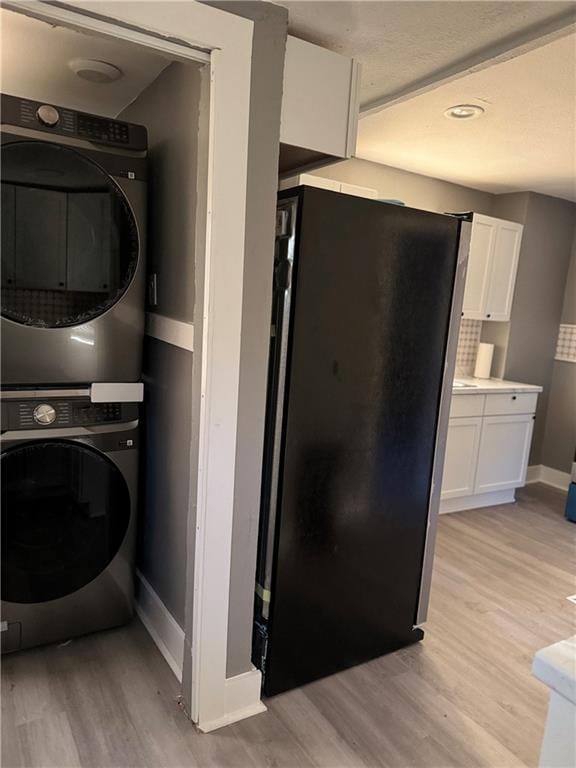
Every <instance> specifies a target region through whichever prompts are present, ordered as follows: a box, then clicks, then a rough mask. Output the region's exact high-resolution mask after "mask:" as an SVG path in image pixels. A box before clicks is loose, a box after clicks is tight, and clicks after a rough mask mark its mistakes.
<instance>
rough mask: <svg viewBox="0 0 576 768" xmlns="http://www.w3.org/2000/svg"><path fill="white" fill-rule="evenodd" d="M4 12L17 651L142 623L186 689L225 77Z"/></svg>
mask: <svg viewBox="0 0 576 768" xmlns="http://www.w3.org/2000/svg"><path fill="white" fill-rule="evenodd" d="M0 14H1V16H2V24H3V30H4V32H5V33H6V34H5V37H4V39H5V46H4V51H3V83H2V220H3V227H2V361H3V370H2V422H3V423H2V429H3V435H2V440H1V451H2V457H1V461H2V469H3V472H4V474H5V477H7V478H8V482H7V483H6V484H5V486H4V488H3V505H2V529H3V537H4V539H5V542H4V543H5V544H7V545H8V547H9V557H5V558H3V572H2V613H3V628H4V627H5V629H6V631H4V629H3V631H2V648H3V652H10V651H18V650H22V649H25V648H28V647H32V646H35V645H40V644H44V643H50V642H59V641H62V640H68V639H70V638H73V637H76V636H80V635H83V634H85V633H87V632H92V631H96V630H101V629H108V628H111V627H114V626H118V625H121V624H123V623H126V622H128V621H130V620H131V618H132V616H133V613H134V610H136V611H137V612H138V613H139V614H140V616H141V617H142V619H143V621H144V623H145V624H146V626H147V628H148V630H149V631H150V633H151V634H152V636H153V637H154V639H155V640H156V641H157V642H158V640H159V638H158V636H157V634H155V622H160V623H161V624H162V625H163V626H164V627H165V628H167V632H166V634H165V635H164V640H163V641H162V643H161V644H162V646H163V647H162V651H163V653H164V656H165V658H166V659H167V661H168V663H169V664H170V666H171V668H172V670H173V671H174V673H175V674H176V675H177V676H178V677H179V678H180V679H181V677H182V665H183V656H184V638H185V629H186V622H187V613H188V615H189V614H190V609H191V605H190V594H191V590H192V584H193V579H192V577H191V574H193V569H194V563H193V552H194V533H195V525H194V517H193V509H194V504H195V498H196V487H195V483H196V473H195V472H194V471H191V467H195V466H196V463H197V462H196V454H197V443H196V440H197V433H198V428H197V425H198V420H199V407H200V406H199V396H198V395H197V393H198V392H199V387H197V386H195V382H197V381H199V377H200V372H199V371H198V370H197V365H196V364H195V363H196V360H195V357H194V354H193V340H194V333H193V329H194V322H195V320H196V318H195V311H197V310H198V307H199V303H198V302H197V301H196V300H195V298H196V297H197V296H201V295H202V291H203V287H204V254H205V238H206V232H205V229H206V208H207V203H206V199H207V168H208V133H209V131H208V126H209V88H210V74H209V66H207V64H206V63H202V62H201V61H198V62H196V61H192V60H191V59H186V58H185V57H184V56H179V55H178V53H177V52H175V53H174V55H171V54H170V53H166V52H164V51H162V52H161V51H159V50H155V49H153V48H151V47H146V46H144V45H139V44H137V43H134V42H128V41H126V40H120V39H116V38H114V37H109V36H103V35H96V34H94V35H92V34H87V33H86V32H85V31H83V32H82V33H80V32H79V31H76V30H75V29H72V28H69V27H67V26H52V25H50V24H48V23H45V22H44V21H42V20H40V19H38V18H33V17H30V16H25V15H22V14H20V13H17V12H14V11H11V10H7V9H2V10H1V11H0ZM174 47H175V48H176V46H174ZM201 58H202V56H199V59H201ZM205 60H206V62H207V61H208V56H207V55H206V56H205ZM201 325H202V318H201V316H200V318H198V325H197V327H201ZM142 384H143V386H142ZM88 541H89V542H90V546H87V544H86V543H87V542H88ZM56 543H57V549H58V551H57V552H56V553H55V550H54V546H55V545H56ZM34 553H36V555H34ZM55 554H56V555H57V556H55ZM187 585H189V588H188V586H187ZM54 611H56V612H57V614H58V616H59V620H58V621H54V615H55V614H54ZM166 638H168V640H166Z"/></svg>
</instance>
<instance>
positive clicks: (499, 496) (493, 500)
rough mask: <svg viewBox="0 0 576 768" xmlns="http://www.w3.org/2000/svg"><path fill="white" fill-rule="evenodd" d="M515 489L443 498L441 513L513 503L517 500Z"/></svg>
mask: <svg viewBox="0 0 576 768" xmlns="http://www.w3.org/2000/svg"><path fill="white" fill-rule="evenodd" d="M514 493H515V489H514V488H509V489H508V490H506V491H491V492H490V493H476V494H474V495H473V496H460V497H458V498H457V499H443V500H441V501H440V510H439V512H440V514H441V515H446V514H448V513H449V512H463V511H464V510H466V509H479V508H480V507H495V506H496V505H497V504H511V503H512V502H514V501H516V499H515V496H514Z"/></svg>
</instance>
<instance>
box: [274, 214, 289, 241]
mask: <svg viewBox="0 0 576 768" xmlns="http://www.w3.org/2000/svg"><path fill="white" fill-rule="evenodd" d="M289 224H290V212H289V211H288V210H286V208H277V209H276V237H286V236H287V235H289V234H290V227H289Z"/></svg>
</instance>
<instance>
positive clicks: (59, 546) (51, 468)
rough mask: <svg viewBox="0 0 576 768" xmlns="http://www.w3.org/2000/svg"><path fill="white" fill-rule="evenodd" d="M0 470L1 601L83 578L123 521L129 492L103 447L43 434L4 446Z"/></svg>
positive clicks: (102, 561)
mask: <svg viewBox="0 0 576 768" xmlns="http://www.w3.org/2000/svg"><path fill="white" fill-rule="evenodd" d="M0 463H1V470H2V600H7V601H9V602H13V603H41V602H45V601H47V600H54V599H56V598H59V597H64V596H65V595H68V594H71V593H72V592H75V591H76V590H78V589H80V588H81V587H83V586H85V585H86V584H89V583H90V582H91V581H92V580H93V579H95V578H96V577H97V576H98V575H99V574H100V573H102V571H103V570H104V569H105V568H106V567H107V566H108V565H109V564H110V562H111V561H112V559H113V558H114V556H115V555H116V553H117V552H118V550H119V549H120V546H121V545H122V541H123V540H124V537H125V535H126V531H127V529H128V523H129V521H130V493H129V491H128V487H127V485H126V482H125V480H124V478H123V476H122V474H121V472H120V470H119V469H118V468H117V467H116V465H115V464H113V462H112V461H110V459H108V458H107V457H106V456H105V455H104V454H103V453H101V452H100V451H97V450H95V449H93V448H89V447H86V446H84V445H81V444H80V443H73V442H66V441H63V440H47V441H44V442H37V443H26V444H24V445H19V446H16V447H13V448H8V449H7V450H6V451H5V452H4V453H3V454H2V459H1V462H0Z"/></svg>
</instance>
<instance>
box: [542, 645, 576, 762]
mask: <svg viewBox="0 0 576 768" xmlns="http://www.w3.org/2000/svg"><path fill="white" fill-rule="evenodd" d="M532 673H533V674H534V676H535V677H537V678H538V680H541V681H542V682H543V683H545V684H546V685H547V686H548V687H549V688H550V704H549V706H548V717H547V719H546V729H545V731H544V739H543V741H542V750H541V752H540V768H567V766H573V765H576V635H574V636H573V637H570V638H568V640H562V641H561V642H559V643H554V645H549V646H548V647H546V648H542V650H540V651H538V653H537V654H536V656H535V657H534V663H533V664H532Z"/></svg>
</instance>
